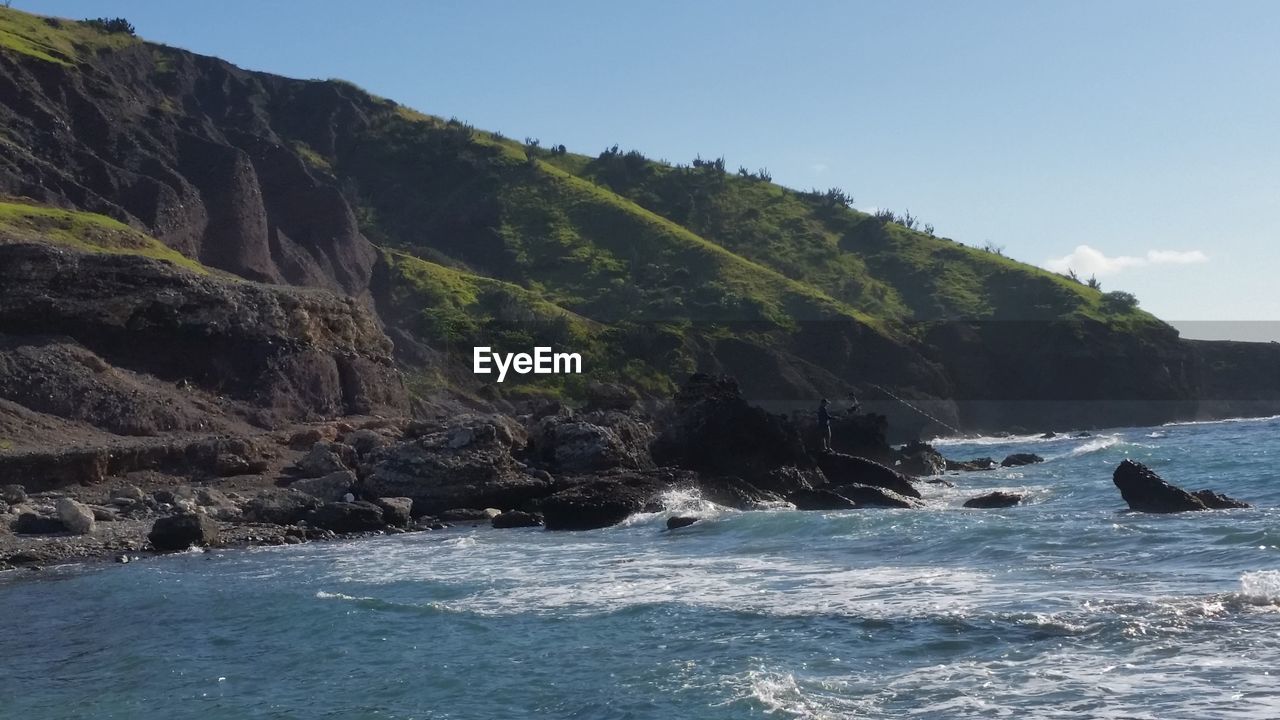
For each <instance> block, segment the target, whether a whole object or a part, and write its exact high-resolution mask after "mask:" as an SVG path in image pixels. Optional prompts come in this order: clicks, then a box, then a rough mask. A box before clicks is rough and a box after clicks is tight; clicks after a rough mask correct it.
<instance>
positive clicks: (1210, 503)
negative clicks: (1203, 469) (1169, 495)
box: [1191, 490, 1253, 510]
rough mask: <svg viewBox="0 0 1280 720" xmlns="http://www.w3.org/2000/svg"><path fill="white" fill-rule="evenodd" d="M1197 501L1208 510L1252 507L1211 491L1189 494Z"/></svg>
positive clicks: (1197, 491)
mask: <svg viewBox="0 0 1280 720" xmlns="http://www.w3.org/2000/svg"><path fill="white" fill-rule="evenodd" d="M1191 494H1192V495H1194V496H1195V498H1196V499H1197V500H1199V501H1200V502H1202V503H1204V506H1205V507H1207V508H1209V509H1210V510H1237V509H1240V508H1248V507H1253V506H1252V505H1250V504H1249V503H1247V502H1245V501H1243V500H1236V499H1235V498H1233V497H1228V496H1226V495H1223V494H1222V493H1220V492H1214V491H1213V490H1196V491H1195V492H1193V493H1191Z"/></svg>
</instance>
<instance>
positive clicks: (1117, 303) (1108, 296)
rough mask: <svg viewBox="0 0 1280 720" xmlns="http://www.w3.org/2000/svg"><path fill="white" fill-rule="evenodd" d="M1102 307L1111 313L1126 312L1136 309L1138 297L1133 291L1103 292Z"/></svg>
mask: <svg viewBox="0 0 1280 720" xmlns="http://www.w3.org/2000/svg"><path fill="white" fill-rule="evenodd" d="M1102 307H1103V308H1104V309H1106V311H1107V312H1111V313H1117V314H1122V313H1127V312H1131V311H1133V310H1136V309H1137V307H1138V298H1137V297H1135V296H1134V294H1133V293H1127V292H1124V291H1123V290H1113V291H1111V292H1109V293H1103V295H1102Z"/></svg>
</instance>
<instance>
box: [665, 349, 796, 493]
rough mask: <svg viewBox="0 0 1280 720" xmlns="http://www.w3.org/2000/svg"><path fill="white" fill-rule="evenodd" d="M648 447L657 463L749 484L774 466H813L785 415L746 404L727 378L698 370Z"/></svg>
mask: <svg viewBox="0 0 1280 720" xmlns="http://www.w3.org/2000/svg"><path fill="white" fill-rule="evenodd" d="M651 449H652V453H653V459H654V461H655V462H656V463H658V464H659V465H667V466H674V467H682V468H687V469H690V470H696V471H698V472H700V473H703V474H706V475H729V476H735V477H740V478H742V479H743V480H746V481H748V482H751V483H753V484H755V483H756V482H757V481H758V480H760V479H762V478H764V477H766V476H767V475H768V474H769V473H770V472H772V471H773V470H776V469H777V468H780V467H786V466H791V467H798V468H810V467H812V466H813V460H812V458H810V457H809V453H808V452H807V451H806V450H805V446H804V441H803V439H802V438H801V436H800V432H799V430H797V429H796V427H795V425H793V424H792V423H791V421H790V420H788V419H787V418H785V417H783V416H781V415H773V414H771V413H768V412H766V411H764V410H762V409H761V408H758V407H755V406H753V405H750V404H748V403H747V402H746V400H744V399H743V398H742V395H741V393H740V392H739V390H738V384H737V382H736V381H735V380H733V379H732V378H727V377H713V376H710V375H703V374H698V375H694V376H693V377H691V378H690V379H689V381H688V382H687V383H686V384H685V386H684V387H683V388H681V390H680V392H679V393H677V394H676V397H675V401H674V403H673V405H672V407H671V408H670V410H669V411H668V413H667V415H666V417H664V418H663V420H662V431H661V432H660V434H659V435H658V437H657V439H655V440H654V442H653V445H652V448H651Z"/></svg>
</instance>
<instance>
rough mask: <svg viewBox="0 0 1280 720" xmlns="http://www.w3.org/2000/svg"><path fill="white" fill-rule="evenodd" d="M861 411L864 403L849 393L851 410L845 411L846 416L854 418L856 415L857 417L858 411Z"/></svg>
mask: <svg viewBox="0 0 1280 720" xmlns="http://www.w3.org/2000/svg"><path fill="white" fill-rule="evenodd" d="M861 409H862V403H860V402H858V396H857V395H854V394H853V393H849V409H848V410H845V411H844V414H845V415H846V416H848V417H853V416H854V415H857V414H858V411H859V410H861Z"/></svg>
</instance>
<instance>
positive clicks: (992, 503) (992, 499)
mask: <svg viewBox="0 0 1280 720" xmlns="http://www.w3.org/2000/svg"><path fill="white" fill-rule="evenodd" d="M1022 500H1023V495H1022V494H1021V493H1012V492H1004V491H1002V490H997V491H995V492H990V493H987V494H986V495H979V496H977V497H974V498H969V499H968V500H965V501H964V506H965V507H967V508H1005V507H1013V506H1014V505H1017V504H1018V503H1021V502H1022Z"/></svg>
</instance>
